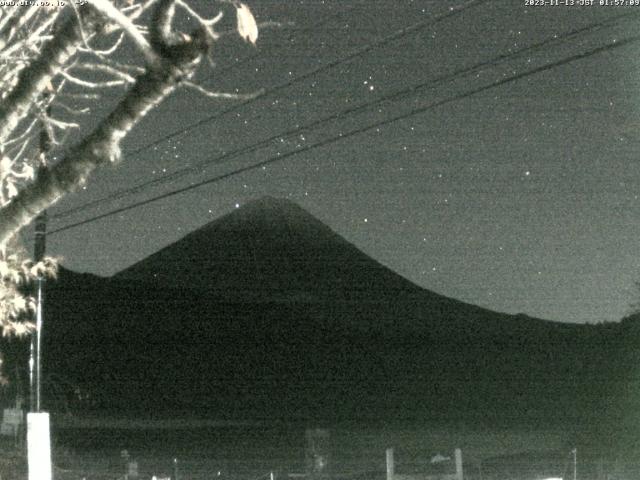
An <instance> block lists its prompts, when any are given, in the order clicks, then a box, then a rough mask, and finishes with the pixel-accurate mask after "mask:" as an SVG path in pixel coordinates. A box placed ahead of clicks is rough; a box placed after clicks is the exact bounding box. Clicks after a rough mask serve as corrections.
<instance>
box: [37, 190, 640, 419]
mask: <svg viewBox="0 0 640 480" xmlns="http://www.w3.org/2000/svg"><path fill="white" fill-rule="evenodd" d="M637 325H638V322H636V321H635V320H634V319H628V320H626V321H624V322H621V323H616V324H602V325H574V324H563V323H558V322H550V321H544V320H539V319H535V318H531V317H528V316H525V315H507V314H501V313H496V312H493V311H489V310H486V309H483V308H479V307H476V306H473V305H469V304H466V303H462V302H459V301H456V300H453V299H450V298H447V297H445V296H442V295H439V294H436V293H434V292H431V291H428V290H425V289H423V288H420V287H418V286H416V285H415V284H413V283H411V282H409V281H408V280H406V279H404V278H403V277H401V276H399V275H397V274H396V273H394V272H392V271H391V270H389V269H388V268H386V267H384V266H383V265H381V264H379V263H378V262H376V261H375V260H373V259H371V258H370V257H368V256H367V255H365V254H364V253H362V252H361V251H359V250H358V249H357V248H356V247H354V246H353V245H351V244H350V243H349V242H347V241H346V240H344V239H343V238H341V237H340V236H338V235H337V234H336V233H334V232H333V231H332V230H331V229H329V228H328V227H327V226H325V225H324V224H322V223H321V222H320V221H318V220H317V219H315V218H314V217H313V216H311V215H310V214H309V213H307V212H306V211H304V210H303V209H301V208H300V207H298V206H297V205H295V204H293V203H291V202H289V201H286V200H279V199H273V198H263V199H260V200H256V201H254V202H251V203H248V204H247V205H245V206H243V207H242V208H239V209H237V210H235V211H234V212H232V213H231V214H229V215H226V216H224V217H222V218H220V219H218V220H216V221H213V222H211V223H210V224H208V225H205V226H204V227H202V228H200V229H199V230H197V231H195V232H193V233H190V234H188V235H187V236H185V237H184V238H182V239H181V240H179V241H177V242H176V243H174V244H172V245H169V246H168V247H166V248H164V249H162V250H160V251H159V252H157V253H155V254H153V255H151V256H150V257H148V258H146V259H144V260H142V261H140V262H139V263H137V264H135V265H133V266H131V267H129V268H127V269H125V270H123V271H121V272H119V273H118V274H116V275H114V276H113V277H111V278H100V277H96V276H93V275H89V274H78V273H74V272H71V271H68V270H65V269H62V270H61V272H60V275H59V279H58V280H57V281H51V282H49V283H48V285H47V308H46V318H45V331H44V337H43V341H44V359H43V365H44V366H45V378H48V379H50V381H49V382H48V388H49V390H48V394H47V396H45V398H48V400H47V401H49V402H50V404H51V405H50V408H52V409H59V408H65V407H70V408H72V409H80V408H91V409H95V410H100V411H107V410H109V411H120V412H122V411H124V412H129V413H133V412H150V411H153V412H156V413H157V414H162V413H167V414H175V413H176V412H181V413H184V414H192V415H193V414H197V415H206V416H209V417H215V418H221V419H222V418H226V419H282V420H295V419H317V420H326V421H329V420H336V421H339V420H381V419H425V420H434V419H438V420H443V421H450V420H451V421H454V420H465V419H469V418H472V419H480V420H483V421H490V422H504V423H511V422H523V421H539V420H540V419H541V418H543V419H546V420H549V421H559V420H563V419H573V420H575V419H580V418H587V417H588V418H594V417H602V416H607V417H610V418H618V417H622V416H623V412H628V411H629V409H633V408H636V401H637V400H635V399H636V398H637V395H632V394H630V392H633V391H634V388H635V387H634V385H636V381H635V379H636V378H637V377H638V371H639V370H640V362H639V361H638V360H640V358H638V357H639V356H638V354H637V345H638V344H637V340H638V337H639V336H638V333H637V332H638V330H639V328H638V327H637ZM65 385H73V386H74V388H73V391H74V392H75V393H74V394H73V395H69V394H67V393H56V392H65V391H67V390H68V389H67V390H65V387H64V386H65ZM78 392H80V395H78ZM83 392H86V393H87V394H88V395H89V396H88V397H86V396H83Z"/></svg>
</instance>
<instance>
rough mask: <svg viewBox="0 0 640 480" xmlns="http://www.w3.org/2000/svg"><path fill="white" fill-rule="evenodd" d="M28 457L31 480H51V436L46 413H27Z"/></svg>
mask: <svg viewBox="0 0 640 480" xmlns="http://www.w3.org/2000/svg"><path fill="white" fill-rule="evenodd" d="M27 457H28V464H29V480H51V435H50V431H49V414H48V413H46V412H30V413H27Z"/></svg>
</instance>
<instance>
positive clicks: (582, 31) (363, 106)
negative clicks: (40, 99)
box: [53, 14, 637, 219]
mask: <svg viewBox="0 0 640 480" xmlns="http://www.w3.org/2000/svg"><path fill="white" fill-rule="evenodd" d="M632 16H637V15H629V14H622V15H618V16H615V17H612V18H609V19H607V20H604V21H602V22H597V23H594V24H590V25H587V26H584V27H580V28H577V29H574V30H572V31H570V32H567V33H565V34H563V35H561V36H554V37H551V38H548V39H545V40H543V41H540V42H536V43H534V44H532V45H529V46H527V47H523V48H521V49H519V50H517V51H515V52H510V53H505V54H501V55H499V56H497V57H494V58H492V59H491V60H488V61H483V62H479V63H476V64H474V65H472V66H470V67H464V68H461V69H458V70H456V71H454V72H452V73H449V74H446V75H441V76H439V77H436V78H434V79H432V80H430V81H428V82H426V83H421V84H418V85H413V86H410V87H408V88H404V89H402V90H400V91H397V92H395V93H393V94H390V95H386V96H384V97H381V98H378V99H375V100H373V101H370V102H365V103H363V104H360V105H357V106H354V107H352V108H349V109H346V110H342V111H340V112H337V113H333V114H330V115H328V116H325V117H323V118H320V119H316V120H314V121H312V122H310V123H308V124H306V125H303V126H299V127H296V128H294V129H290V130H287V131H285V132H280V133H278V134H276V135H272V136H270V137H269V138H266V139H263V140H261V141H259V142H256V143H253V144H251V145H248V146H245V147H241V148H238V149H235V150H233V151H231V152H226V153H223V154H222V155H220V156H218V157H215V158H213V159H209V160H206V161H204V162H200V163H198V164H196V165H192V166H188V167H184V168H181V169H179V170H177V171H175V172H172V173H169V174H167V175H163V176H161V177H160V178H155V179H152V180H147V181H145V182H142V183H139V184H138V185H135V186H133V187H129V188H126V189H121V190H119V191H117V192H114V193H112V194H110V195H107V196H105V197H102V198H100V199H98V200H94V201H91V202H88V203H85V204H83V205H80V206H78V207H74V208H71V209H69V210H66V211H64V212H61V213H59V214H57V215H54V216H53V218H58V219H59V218H63V217H66V216H69V215H72V214H74V213H77V212H79V211H83V210H86V209H89V208H91V207H94V206H97V205H100V204H102V203H104V202H105V201H112V200H117V199H120V198H123V197H125V196H127V195H129V194H133V193H137V192H140V191H141V190H142V189H144V188H146V187H149V186H153V185H158V184H161V183H164V182H167V181H169V180H173V179H176V178H180V177H182V176H184V175H186V174H188V173H190V172H193V171H196V170H198V169H201V168H204V167H207V166H209V165H212V164H220V163H222V162H223V161H226V160H229V159H231V158H235V157H238V156H240V155H243V154H246V153H250V152H253V151H256V150H258V149H259V148H262V147H264V146H267V145H269V144H270V143H271V142H273V141H275V140H278V139H281V138H284V137H290V136H293V135H297V134H300V133H302V132H305V131H308V130H310V129H312V128H315V127H317V126H319V125H322V124H325V123H328V122H331V121H334V120H339V119H340V118H342V117H344V116H346V115H351V114H354V113H358V112H360V111H363V110H365V109H367V108H370V107H373V106H376V105H380V104H382V103H385V102H388V101H390V100H397V99H399V98H402V97H403V96H406V95H408V94H413V93H415V92H417V91H419V90H423V89H425V88H433V87H434V86H436V85H438V84H441V83H443V82H445V81H452V80H455V79H456V78H457V77H461V76H465V75H469V74H472V73H474V72H477V71H479V70H482V69H483V68H486V67H489V66H494V65H497V64H499V63H500V62H503V61H504V60H510V59H514V58H517V57H519V56H522V55H524V54H527V53H531V52H532V51H535V50H538V49H540V48H542V47H546V46H548V45H549V44H553V43H559V42H563V41H566V40H568V39H570V38H572V37H575V36H577V35H582V34H585V33H588V32H591V31H595V30H598V29H600V28H602V27H606V26H610V25H613V24H615V23H616V22H617V21H618V20H620V18H630V17H632Z"/></svg>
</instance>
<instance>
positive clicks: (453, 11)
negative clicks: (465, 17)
mask: <svg viewBox="0 0 640 480" xmlns="http://www.w3.org/2000/svg"><path fill="white" fill-rule="evenodd" d="M490 1H493V0H469V1H468V2H466V3H464V4H462V5H459V6H457V7H450V8H449V10H448V11H447V12H446V13H444V14H442V15H439V16H437V17H435V18H432V19H429V20H425V21H422V22H418V23H415V24H413V25H410V26H408V27H404V28H401V29H400V30H397V31H395V32H393V33H391V34H389V35H386V36H384V37H382V38H380V39H378V40H376V41H374V42H372V43H369V44H367V45H364V46H363V47H360V48H357V49H355V50H354V51H352V52H351V53H349V54H347V55H346V56H344V57H341V58H338V59H336V60H333V61H331V62H329V63H326V64H324V65H321V66H319V67H317V68H314V69H311V70H309V71H308V72H306V73H303V74H302V75H300V76H298V77H296V78H294V79H291V80H287V81H286V82H283V83H280V84H279V85H276V86H275V87H271V88H269V89H267V90H265V91H264V92H262V93H261V94H260V95H257V96H255V97H253V98H251V99H249V100H245V101H243V102H240V103H238V104H236V105H234V106H233V107H230V108H228V109H226V110H223V111H222V112H219V113H216V114H214V115H210V116H208V117H205V118H203V119H201V120H198V121H197V122H194V123H191V124H189V125H187V126H186V127H184V128H181V129H179V130H175V131H173V132H171V133H169V134H167V135H164V136H162V137H160V138H159V139H157V140H154V141H152V142H149V143H147V144H145V145H143V146H141V147H138V148H136V149H135V150H132V151H131V152H129V153H130V154H132V155H136V154H138V153H140V152H143V151H144V150H147V149H149V148H151V147H154V146H156V145H159V144H160V143H164V142H166V141H167V140H171V139H172V138H175V137H177V136H179V135H182V134H183V133H185V132H188V131H189V130H193V129H194V128H197V127H199V126H200V125H204V124H206V123H209V122H211V121H214V120H217V119H218V118H220V117H222V116H224V115H226V114H228V113H233V112H235V111H237V110H239V109H240V108H242V107H244V106H246V105H248V104H250V103H253V102H255V101H257V100H259V99H261V98H264V97H265V96H267V95H271V94H273V93H276V92H279V91H280V90H283V89H285V88H288V87H290V86H291V85H294V84H296V83H298V82H301V81H303V80H306V79H307V78H309V77H312V76H313V75H316V74H318V73H321V72H324V71H326V70H329V69H331V68H333V67H336V66H338V65H340V64H342V63H346V62H348V61H350V60H353V59H354V58H356V57H359V56H361V55H364V54H365V53H367V52H369V51H371V50H373V49H374V48H377V47H379V46H381V45H384V44H386V43H389V42H392V41H394V40H397V39H398V38H402V37H403V36H405V35H408V34H410V33H413V32H415V31H418V30H420V29H422V28H424V27H427V26H431V25H435V24H436V23H439V22H441V21H442V20H445V19H447V18H449V17H451V16H454V15H457V14H459V13H461V12H463V11H464V10H467V9H468V8H471V7H474V6H476V5H480V4H483V3H487V2H490Z"/></svg>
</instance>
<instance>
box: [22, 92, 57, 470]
mask: <svg viewBox="0 0 640 480" xmlns="http://www.w3.org/2000/svg"><path fill="white" fill-rule="evenodd" d="M48 97H49V95H48V94H45V95H44V96H43V103H44V105H45V107H44V109H45V110H44V112H43V118H42V127H41V131H40V145H39V148H40V165H39V166H38V173H37V175H38V176H40V175H45V174H46V168H47V163H46V156H47V153H48V152H49V150H51V145H52V139H51V136H50V135H49V130H48V125H47V117H48V116H49V115H50V113H51V107H50V106H48V105H47V104H48V101H49V98H48ZM35 227H36V229H35V230H36V231H35V233H36V235H35V237H36V238H35V245H34V253H33V256H34V260H35V261H36V262H39V261H41V260H42V259H43V258H44V253H45V249H46V234H47V212H46V211H43V212H42V213H41V214H40V215H38V216H37V217H36V220H35ZM44 281H45V279H44V277H43V275H42V274H38V278H37V279H36V331H35V332H34V333H33V335H32V336H31V358H30V359H29V380H30V387H31V389H30V392H29V400H30V404H29V413H28V414H27V461H28V468H29V480H51V478H52V468H51V428H50V425H49V414H48V413H47V412H42V411H40V387H41V383H42V378H41V377H42V376H41V351H40V348H41V333H42V320H43V307H44V305H43V302H44Z"/></svg>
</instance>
